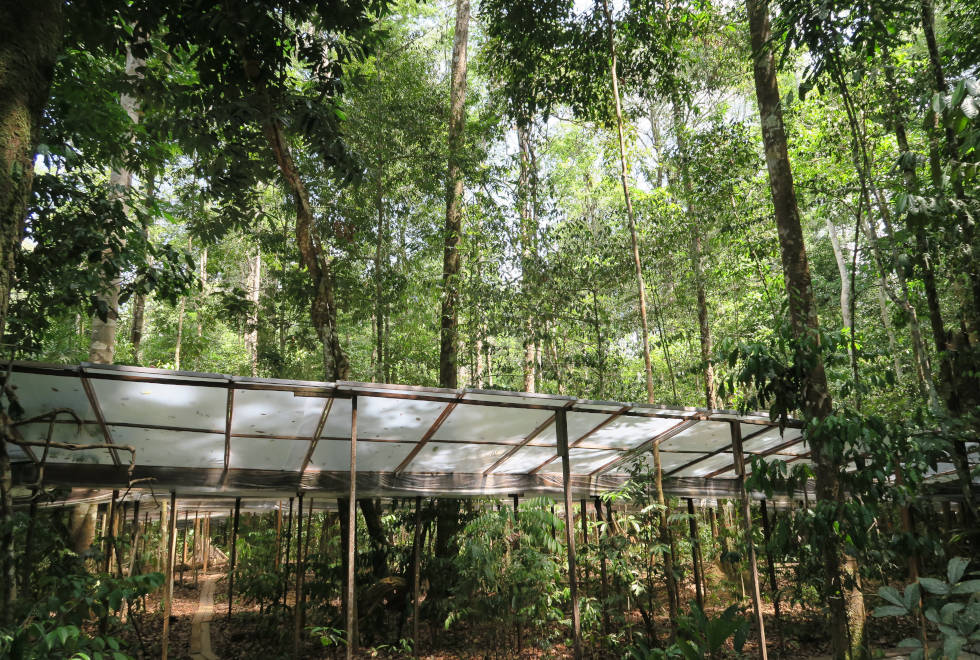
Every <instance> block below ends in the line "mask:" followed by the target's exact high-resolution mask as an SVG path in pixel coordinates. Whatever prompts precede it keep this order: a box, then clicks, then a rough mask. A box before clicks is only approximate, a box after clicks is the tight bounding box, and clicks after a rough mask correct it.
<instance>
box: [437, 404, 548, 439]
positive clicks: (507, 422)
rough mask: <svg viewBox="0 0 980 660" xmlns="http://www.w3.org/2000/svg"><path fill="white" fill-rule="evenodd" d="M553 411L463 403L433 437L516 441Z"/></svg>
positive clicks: (525, 435) (528, 433) (526, 434)
mask: <svg viewBox="0 0 980 660" xmlns="http://www.w3.org/2000/svg"><path fill="white" fill-rule="evenodd" d="M552 414H554V413H552V412H551V411H549V410H529V409H521V408H494V407H491V406H467V405H466V404H463V403H460V404H458V405H457V406H456V408H454V409H453V411H452V412H451V413H449V417H447V418H446V421H444V422H443V423H442V426H440V427H439V429H438V430H437V431H436V433H435V435H434V436H433V437H432V439H433V440H460V441H464V442H500V443H512V444H517V443H519V442H520V441H521V440H523V439H524V438H525V437H527V436H528V435H530V434H531V432H532V431H533V430H534V429H536V428H537V427H538V426H540V424H541V422H543V421H544V420H546V419H548V417H550V416H551V415H552Z"/></svg>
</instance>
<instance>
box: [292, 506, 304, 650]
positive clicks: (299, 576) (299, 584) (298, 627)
mask: <svg viewBox="0 0 980 660" xmlns="http://www.w3.org/2000/svg"><path fill="white" fill-rule="evenodd" d="M296 500H297V502H298V507H299V508H298V509H297V514H296V522H297V524H296V607H295V609H294V611H293V617H294V625H293V655H294V656H295V657H297V658H298V657H299V656H300V647H301V643H302V638H303V491H300V492H299V493H297V496H296Z"/></svg>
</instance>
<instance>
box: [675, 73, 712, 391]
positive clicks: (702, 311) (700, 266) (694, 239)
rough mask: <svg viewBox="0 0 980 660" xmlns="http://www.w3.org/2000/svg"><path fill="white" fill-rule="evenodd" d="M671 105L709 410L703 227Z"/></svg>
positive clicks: (679, 120) (680, 121)
mask: <svg viewBox="0 0 980 660" xmlns="http://www.w3.org/2000/svg"><path fill="white" fill-rule="evenodd" d="M671 105H672V108H673V119H674V139H675V140H676V141H677V150H678V152H679V155H680V160H681V180H682V181H683V184H684V196H685V197H686V198H687V199H686V200H685V201H686V202H687V213H688V216H689V217H690V218H691V220H692V222H693V227H692V230H691V231H692V236H691V261H692V267H693V271H694V289H695V294H696V295H695V300H696V301H697V315H698V332H699V334H700V338H701V363H702V364H703V365H704V400H705V405H706V406H707V407H708V408H709V409H712V410H713V409H715V408H717V407H718V405H717V400H716V395H715V392H716V388H715V370H714V366H713V365H712V364H711V326H710V325H709V324H708V295H707V293H706V291H705V277H704V246H703V245H702V242H703V240H704V238H703V236H704V227H703V226H702V224H701V216H700V209H696V208H694V201H693V200H694V189H693V186H692V184H691V172H690V167H689V166H688V157H689V154H688V151H687V135H686V134H685V131H684V111H683V108H682V107H681V100H680V95H679V94H678V93H677V91H676V90H675V91H674V92H673V94H672V98H671Z"/></svg>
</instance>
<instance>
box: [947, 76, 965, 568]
mask: <svg viewBox="0 0 980 660" xmlns="http://www.w3.org/2000/svg"><path fill="white" fill-rule="evenodd" d="M960 86H962V81H961V84H960ZM969 563H970V560H969V559H966V558H965V557H953V558H952V559H950V560H949V563H948V564H947V565H946V577H947V578H948V579H949V583H950V584H956V583H957V582H959V581H960V578H962V577H963V573H965V572H966V567H967V566H968V565H969Z"/></svg>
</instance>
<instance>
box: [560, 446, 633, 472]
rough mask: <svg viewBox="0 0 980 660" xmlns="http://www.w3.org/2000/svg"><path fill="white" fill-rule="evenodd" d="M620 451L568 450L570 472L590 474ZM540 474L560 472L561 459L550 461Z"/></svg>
mask: <svg viewBox="0 0 980 660" xmlns="http://www.w3.org/2000/svg"><path fill="white" fill-rule="evenodd" d="M621 455H622V452H618V451H615V450H611V449H576V448H572V449H569V450H568V468H569V472H570V473H571V474H591V473H592V472H595V471H596V470H598V469H599V468H601V467H602V466H603V465H605V464H606V463H608V462H609V461H611V460H613V459H614V458H616V457H617V456H621ZM541 472H542V474H544V473H549V474H561V473H562V467H561V459H555V460H553V461H551V463H549V464H548V465H547V466H546V467H544V468H543V469H542V470H541Z"/></svg>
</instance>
